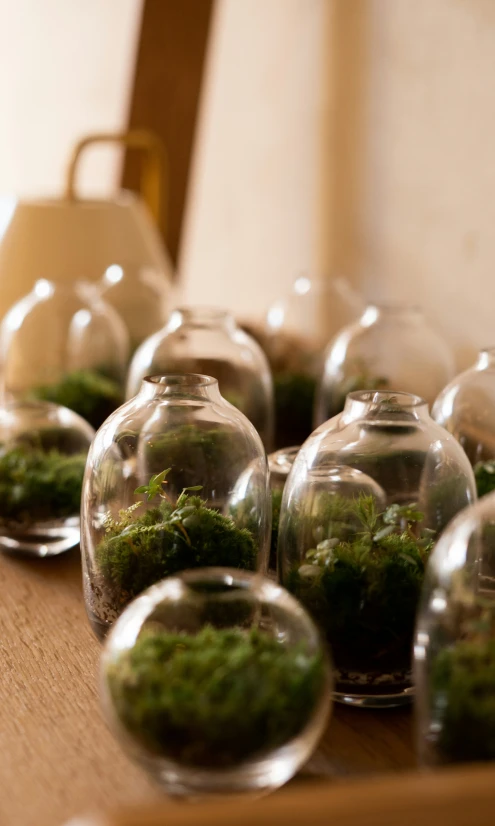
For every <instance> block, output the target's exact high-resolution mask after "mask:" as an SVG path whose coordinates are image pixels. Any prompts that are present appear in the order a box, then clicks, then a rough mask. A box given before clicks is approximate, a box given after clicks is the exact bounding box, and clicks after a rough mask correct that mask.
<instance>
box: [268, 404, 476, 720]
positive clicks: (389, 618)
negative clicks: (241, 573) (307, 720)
mask: <svg viewBox="0 0 495 826" xmlns="http://www.w3.org/2000/svg"><path fill="white" fill-rule="evenodd" d="M475 498H476V492H475V485H474V477H473V471H472V469H471V466H470V464H469V461H468V459H467V457H466V454H465V453H464V451H463V450H462V448H461V446H460V445H459V444H458V442H456V440H455V439H454V438H453V437H452V436H450V434H449V433H447V431H446V430H444V429H443V428H441V427H439V425H437V424H435V422H434V421H433V420H432V419H431V418H430V416H429V414H428V407H427V405H426V403H425V402H424V401H423V400H422V399H420V398H419V397H417V396H412V395H410V394H408V393H393V394H387V393H384V392H379V391H376V392H368V391H361V392H356V393H351V394H349V396H348V397H347V401H346V406H345V408H344V411H343V413H342V414H340V415H339V416H336V417H335V418H333V419H331V420H330V421H329V422H327V423H325V424H324V425H322V426H321V427H319V428H318V429H317V430H316V431H315V432H314V433H313V435H312V436H311V437H310V438H309V439H308V440H307V441H306V442H305V443H304V445H303V446H302V448H301V450H300V451H299V453H298V455H297V456H296V459H295V461H294V465H293V468H292V470H291V472H290V474H289V478H288V480H287V483H286V485H285V490H284V495H283V499H282V509H281V515H280V531H279V542H278V555H279V565H280V576H281V581H282V584H283V585H284V586H285V587H287V588H288V589H289V590H290V591H291V592H292V593H293V594H295V596H297V597H298V598H299V599H300V600H301V601H302V602H303V604H304V605H305V606H306V607H307V608H308V610H309V611H310V613H311V614H312V615H313V617H314V619H315V620H316V621H317V622H318V624H319V626H320V628H321V629H322V631H323V633H324V634H325V636H326V638H327V640H328V642H329V644H330V646H331V650H332V653H333V657H334V662H335V668H336V695H335V696H336V698H337V699H339V700H341V701H343V702H346V703H348V704H355V705H368V706H387V705H398V704H400V703H403V702H407V701H408V700H409V699H410V697H411V694H412V677H411V651H412V643H413V631H414V621H415V614H416V607H417V602H418V598H419V593H420V588H421V584H422V581H423V573H424V568H425V565H426V562H427V560H428V557H429V554H430V552H431V549H432V547H433V544H434V542H435V540H436V538H437V537H438V535H439V534H440V532H441V531H442V530H443V528H444V527H445V525H446V524H447V522H448V521H449V520H450V519H451V518H452V517H453V516H454V515H455V514H456V513H457V512H458V511H459V510H461V509H462V508H463V507H464V506H465V505H467V504H470V503H472V502H473V501H474V500H475Z"/></svg>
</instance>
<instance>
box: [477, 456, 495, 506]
mask: <svg viewBox="0 0 495 826" xmlns="http://www.w3.org/2000/svg"><path fill="white" fill-rule="evenodd" d="M474 478H475V479H476V490H477V492H478V496H479V497H481V496H486V495H487V493H491V492H492V491H493V490H495V459H491V460H490V461H488V462H478V463H477V464H476V465H475V466H474Z"/></svg>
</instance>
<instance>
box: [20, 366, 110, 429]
mask: <svg viewBox="0 0 495 826" xmlns="http://www.w3.org/2000/svg"><path fill="white" fill-rule="evenodd" d="M30 396H31V397H32V398H35V399H42V400H43V401H48V402H55V404H60V405H62V406H63V407H68V408H69V409H70V410H74V411H75V413H78V414H79V415H80V416H82V417H83V419H86V421H88V422H89V423H90V424H91V425H92V426H93V427H95V428H98V427H100V425H101V424H103V422H104V421H105V419H107V418H108V416H109V415H110V414H111V413H113V411H114V410H116V409H117V407H119V405H121V404H122V402H123V400H124V398H123V394H122V390H121V388H120V386H119V384H118V383H117V382H116V381H114V380H113V379H111V378H108V377H107V376H105V375H103V374H102V373H101V372H99V371H97V370H73V371H72V372H71V373H67V375H65V376H64V377H63V378H62V379H61V380H60V381H59V382H58V383H57V384H50V385H43V386H41V387H36V388H34V390H32V391H31V393H30Z"/></svg>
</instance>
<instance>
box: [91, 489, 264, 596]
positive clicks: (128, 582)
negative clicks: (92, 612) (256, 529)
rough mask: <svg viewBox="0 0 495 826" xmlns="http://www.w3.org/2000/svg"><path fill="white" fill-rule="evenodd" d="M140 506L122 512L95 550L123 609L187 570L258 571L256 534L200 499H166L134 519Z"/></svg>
mask: <svg viewBox="0 0 495 826" xmlns="http://www.w3.org/2000/svg"><path fill="white" fill-rule="evenodd" d="M156 478H158V477H156ZM136 506H137V505H136ZM136 506H131V508H130V509H128V510H127V511H124V512H123V513H122V514H121V518H120V520H119V521H118V522H109V523H108V524H107V532H106V535H105V537H104V538H103V540H102V541H101V542H100V543H99V544H98V545H97V547H96V549H95V561H96V564H97V567H98V570H99V571H100V572H101V574H102V575H103V577H104V579H105V581H106V584H107V585H110V586H111V587H112V589H113V590H114V591H115V592H116V597H115V600H116V602H117V603H120V605H123V604H125V603H127V602H128V601H129V599H132V598H133V597H135V596H137V594H139V593H141V591H143V590H144V589H145V588H148V587H149V586H150V585H153V584H154V583H155V582H158V581H159V580H161V579H163V578H164V577H166V576H169V575H171V574H175V573H177V572H179V571H183V570H186V569H190V568H200V567H205V566H208V567H210V566H224V567H230V568H242V569H246V570H255V569H256V566H257V547H256V544H255V541H254V539H253V535H252V533H251V532H250V531H249V530H247V529H245V528H238V527H237V526H236V525H235V524H234V522H233V521H232V519H230V518H229V517H226V516H223V515H222V514H220V513H218V512H217V511H215V510H212V509H211V508H208V507H207V506H206V504H205V502H204V501H203V500H202V499H201V498H200V497H199V496H192V495H190V494H188V493H187V492H184V493H182V494H181V496H180V497H179V498H178V500H177V503H176V504H175V505H173V504H172V503H171V502H169V501H168V500H166V499H164V500H163V501H162V502H161V503H160V504H159V505H158V506H156V507H153V508H149V509H148V510H147V511H145V513H143V514H142V515H141V516H138V517H137V518H134V510H135V508H136Z"/></svg>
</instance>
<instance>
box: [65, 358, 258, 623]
mask: <svg viewBox="0 0 495 826" xmlns="http://www.w3.org/2000/svg"><path fill="white" fill-rule="evenodd" d="M269 541H270V499H269V486H268V466H267V461H266V455H265V451H264V449H263V445H262V443H261V440H260V438H259V436H258V434H257V432H256V430H255V429H254V427H253V426H252V424H251V423H250V422H249V421H248V419H247V418H246V417H245V416H244V415H243V414H242V413H241V412H240V411H239V410H237V409H236V408H235V407H233V406H232V405H230V404H228V402H226V401H225V399H223V398H222V396H221V395H220V391H219V389H218V382H217V380H216V379H214V378H212V377H210V376H202V375H179V374H170V375H167V376H154V377H149V378H147V379H145V380H144V381H143V383H142V386H141V389H140V391H139V393H138V394H137V396H135V398H133V399H131V400H130V401H129V402H127V403H126V404H124V405H123V406H122V407H121V408H120V409H119V410H117V411H116V412H115V413H114V414H113V415H112V416H110V418H109V419H108V420H107V421H106V422H105V424H104V425H103V427H102V428H100V430H99V432H98V433H97V435H96V438H95V440H94V442H93V445H92V447H91V451H90V453H89V457H88V465H87V470H86V476H85V481H84V490H83V504H82V536H81V550H82V555H83V569H84V594H85V599H86V607H87V611H88V616H89V619H90V622H91V624H92V626H93V629H94V631H95V633H96V634H97V635H98V636H100V637H103V636H104V634H105V633H106V631H107V629H108V627H109V626H110V625H111V624H112V623H113V621H114V620H115V619H116V618H117V616H118V615H119V614H120V613H121V611H122V610H123V608H125V606H126V605H127V603H128V602H129V601H130V600H131V599H133V598H134V597H135V596H137V595H138V594H139V593H140V592H141V591H143V590H144V589H145V588H148V587H149V586H150V585H152V584H153V583H155V582H157V581H158V580H160V579H163V577H165V576H169V575H171V574H176V573H177V572H178V571H182V570H185V569H188V568H198V567H205V566H219V565H220V566H226V567H230V568H242V569H246V570H253V571H254V570H258V569H261V570H265V569H266V566H267V561H268V548H269Z"/></svg>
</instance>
